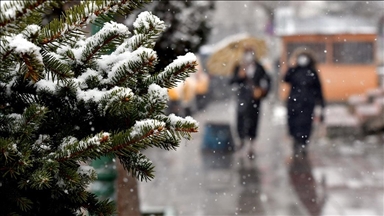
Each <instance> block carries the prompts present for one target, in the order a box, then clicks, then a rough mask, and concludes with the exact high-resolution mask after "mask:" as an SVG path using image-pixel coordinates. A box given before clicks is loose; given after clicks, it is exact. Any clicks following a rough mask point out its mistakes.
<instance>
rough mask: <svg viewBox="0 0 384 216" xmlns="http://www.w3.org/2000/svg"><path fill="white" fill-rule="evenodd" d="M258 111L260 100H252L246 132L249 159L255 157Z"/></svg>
mask: <svg viewBox="0 0 384 216" xmlns="http://www.w3.org/2000/svg"><path fill="white" fill-rule="evenodd" d="M259 113H260V101H252V106H251V107H250V112H249V117H248V120H249V123H248V134H247V135H248V137H249V148H248V157H249V159H254V158H255V148H256V137H257V130H258V122H259Z"/></svg>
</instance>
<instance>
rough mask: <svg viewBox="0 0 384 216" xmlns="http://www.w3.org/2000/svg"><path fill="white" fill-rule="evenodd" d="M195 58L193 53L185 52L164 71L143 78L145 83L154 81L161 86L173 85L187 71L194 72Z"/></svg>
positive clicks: (183, 77)
mask: <svg viewBox="0 0 384 216" xmlns="http://www.w3.org/2000/svg"><path fill="white" fill-rule="evenodd" d="M196 65H197V60H196V56H195V55H194V54H193V53H187V54H186V55H184V56H178V57H177V59H176V60H174V61H173V62H172V63H171V64H169V65H168V66H167V67H166V68H165V69H164V71H162V72H160V73H159V74H156V75H154V76H152V77H149V78H147V79H146V80H145V82H147V83H156V84H158V85H160V86H162V87H166V88H171V87H175V86H176V84H177V83H178V82H179V81H182V80H184V79H185V78H187V77H188V75H189V73H194V72H196Z"/></svg>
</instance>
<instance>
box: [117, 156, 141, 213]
mask: <svg viewBox="0 0 384 216" xmlns="http://www.w3.org/2000/svg"><path fill="white" fill-rule="evenodd" d="M116 169H117V186H116V190H117V212H118V215H119V216H141V213H140V202H139V201H140V200H139V192H138V185H137V180H136V179H135V178H133V177H132V176H131V175H130V174H129V173H128V172H127V171H126V170H125V169H124V167H123V165H122V164H121V163H120V161H119V160H118V159H117V160H116Z"/></svg>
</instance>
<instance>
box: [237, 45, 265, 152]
mask: <svg viewBox="0 0 384 216" xmlns="http://www.w3.org/2000/svg"><path fill="white" fill-rule="evenodd" d="M230 83H231V84H237V85H238V92H237V95H238V101H237V132H238V136H239V138H240V145H239V146H238V150H240V149H242V148H243V147H244V146H245V145H246V141H248V140H249V145H248V146H247V147H248V157H249V158H250V159H253V158H254V157H255V155H254V146H255V142H256V137H257V126H258V120H259V113H260V109H261V107H260V105H261V104H260V103H261V100H262V99H264V98H265V97H266V96H267V94H268V92H269V90H270V86H271V79H270V76H269V75H268V74H267V73H266V72H265V70H264V67H263V66H262V65H261V64H260V63H259V61H258V60H257V58H256V53H255V51H254V50H253V49H251V48H246V49H245V51H244V54H243V57H242V59H241V61H240V63H239V64H238V65H237V66H236V67H235V69H234V73H233V77H232V78H231V80H230Z"/></svg>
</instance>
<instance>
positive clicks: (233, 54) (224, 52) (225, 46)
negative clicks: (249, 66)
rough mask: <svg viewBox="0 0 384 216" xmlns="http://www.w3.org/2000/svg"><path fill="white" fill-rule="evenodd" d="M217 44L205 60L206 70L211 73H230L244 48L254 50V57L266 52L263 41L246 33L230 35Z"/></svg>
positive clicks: (263, 54)
mask: <svg viewBox="0 0 384 216" xmlns="http://www.w3.org/2000/svg"><path fill="white" fill-rule="evenodd" d="M218 46H219V47H218V48H216V51H214V52H213V53H212V54H211V56H210V57H209V58H208V61H207V69H208V72H209V73H210V74H212V75H222V76H228V75H231V74H232V73H233V70H234V68H235V66H236V64H238V63H239V61H240V60H241V59H242V55H243V53H244V49H246V48H251V49H253V50H255V52H256V53H255V58H260V57H263V56H265V55H266V54H267V46H266V43H265V41H264V40H262V39H259V38H255V37H252V36H248V35H243V36H232V37H230V38H227V39H224V40H223V41H222V42H220V43H219V45H218Z"/></svg>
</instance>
